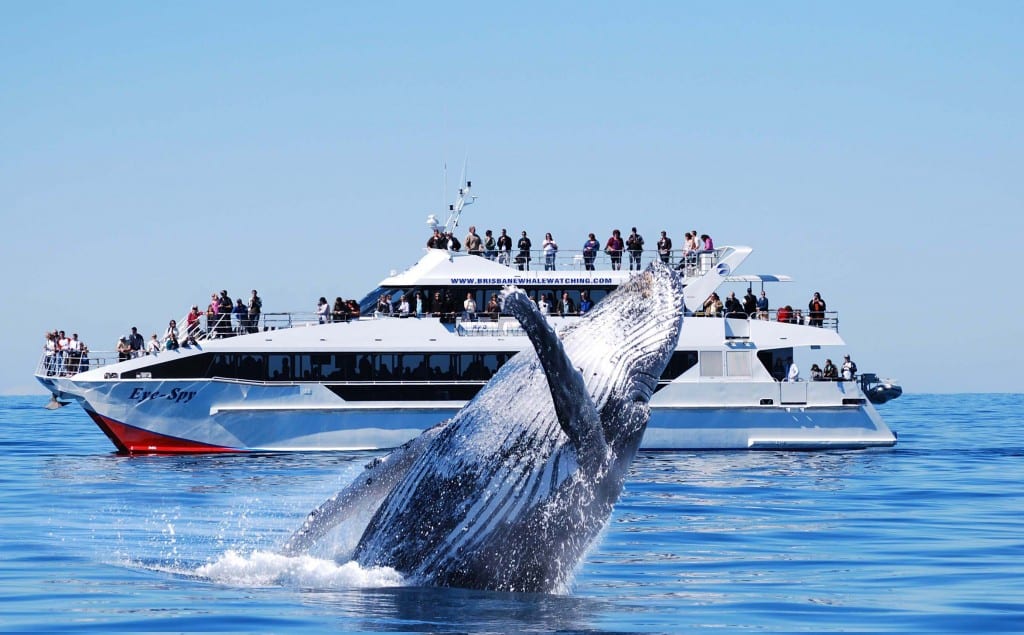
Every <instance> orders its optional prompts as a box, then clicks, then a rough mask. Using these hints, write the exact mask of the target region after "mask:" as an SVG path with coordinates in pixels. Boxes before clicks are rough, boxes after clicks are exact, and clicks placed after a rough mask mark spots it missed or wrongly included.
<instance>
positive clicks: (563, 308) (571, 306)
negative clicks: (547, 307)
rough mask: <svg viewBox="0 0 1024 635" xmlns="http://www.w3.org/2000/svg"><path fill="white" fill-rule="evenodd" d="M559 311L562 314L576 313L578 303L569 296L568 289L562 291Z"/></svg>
mask: <svg viewBox="0 0 1024 635" xmlns="http://www.w3.org/2000/svg"><path fill="white" fill-rule="evenodd" d="M558 309H559V310H558V313H559V314H560V315H562V316H566V315H574V314H575V313H576V304H575V303H574V302H573V301H572V298H570V297H569V292H568V291H563V292H562V301H561V302H559V303H558Z"/></svg>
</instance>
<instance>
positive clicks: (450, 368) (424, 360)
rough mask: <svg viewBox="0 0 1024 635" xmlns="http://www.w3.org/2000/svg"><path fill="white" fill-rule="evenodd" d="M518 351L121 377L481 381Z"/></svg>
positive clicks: (227, 357)
mask: <svg viewBox="0 0 1024 635" xmlns="http://www.w3.org/2000/svg"><path fill="white" fill-rule="evenodd" d="M514 354H515V353H513V352H508V351H501V352H493V353H202V354H199V355H192V356H189V357H183V358H180V359H174V360H171V361H167V362H162V363H159V364H154V365H152V366H149V367H148V368H145V369H141V370H139V371H128V372H125V373H122V374H121V377H122V378H123V379H136V378H152V379H197V378H210V377H223V378H226V379H245V380H250V381H339V382H342V381H344V382H352V381H355V382H379V381H479V382H485V381H487V380H488V379H490V378H491V377H492V376H493V375H494V373H496V372H497V371H498V369H499V368H501V366H502V365H503V364H504V363H505V362H507V361H508V360H509V358H511V357H512V355H514ZM696 364H697V352H696V351H676V352H675V353H674V354H673V355H672V359H671V360H670V361H669V364H668V366H667V367H666V368H665V372H664V373H663V374H662V379H663V380H671V379H675V378H676V377H678V376H679V375H681V374H683V373H685V372H686V371H687V370H689V369H690V368H692V367H693V366H695V365H696Z"/></svg>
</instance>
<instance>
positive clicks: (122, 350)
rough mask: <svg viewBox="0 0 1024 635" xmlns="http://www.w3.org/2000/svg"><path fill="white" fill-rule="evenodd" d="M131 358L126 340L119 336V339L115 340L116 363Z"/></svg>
mask: <svg viewBox="0 0 1024 635" xmlns="http://www.w3.org/2000/svg"><path fill="white" fill-rule="evenodd" d="M131 358H132V347H131V344H129V343H128V338H127V337H125V336H123V335H122V336H121V339H119V340H117V361H119V362H123V361H125V360H126V359H131Z"/></svg>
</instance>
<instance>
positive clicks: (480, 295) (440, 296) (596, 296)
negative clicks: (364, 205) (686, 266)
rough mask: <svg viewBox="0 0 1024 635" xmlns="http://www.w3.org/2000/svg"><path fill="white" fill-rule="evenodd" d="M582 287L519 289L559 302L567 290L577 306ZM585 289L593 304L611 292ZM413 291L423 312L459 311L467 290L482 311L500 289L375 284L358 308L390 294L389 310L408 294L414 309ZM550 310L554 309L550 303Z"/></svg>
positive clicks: (371, 306)
mask: <svg viewBox="0 0 1024 635" xmlns="http://www.w3.org/2000/svg"><path fill="white" fill-rule="evenodd" d="M582 290H583V289H579V288H568V287H566V288H557V289H556V288H547V289H541V288H538V287H523V291H525V292H526V293H527V294H528V295H529V296H530V297H532V298H534V299H535V300H539V299H540V298H541V297H547V298H549V300H550V301H551V302H560V301H561V300H562V292H563V291H564V292H568V293H569V297H570V298H571V299H572V302H573V306H575V307H576V309H577V310H579V306H580V292H581V291H582ZM586 291H587V295H588V296H590V301H591V302H592V303H594V304H597V303H598V302H600V301H601V300H602V299H603V298H604V297H605V296H606V295H608V294H609V293H610V292H611V288H604V287H586ZM416 293H419V294H420V297H422V298H423V304H424V306H423V310H424V313H442V314H443V313H461V312H462V311H463V302H465V300H466V295H467V294H471V295H472V296H473V301H474V302H476V306H477V311H480V312H484V311H485V310H486V308H487V303H488V302H489V301H490V299H491V296H492V295H495V294H497V295H498V296H499V297H500V296H501V289H499V288H480V287H461V286H457V287H418V288H409V289H403V288H388V287H377V288H376V289H374V290H373V291H371V292H370V293H368V294H367V295H366V296H365V297H364V298H363V299H362V300H360V301H359V310H360V312H361V313H362V314H363V315H373V312H374V311H375V310H376V309H377V301H378V300H379V299H380V297H381V296H382V295H384V294H391V305H392V310H393V311H397V310H398V305H399V303H400V302H401V300H402V296H403V295H404V296H406V297H408V298H409V305H410V309H411V310H412V311H416V304H415V299H416ZM551 312H552V313H554V312H555V309H554V307H552V309H551Z"/></svg>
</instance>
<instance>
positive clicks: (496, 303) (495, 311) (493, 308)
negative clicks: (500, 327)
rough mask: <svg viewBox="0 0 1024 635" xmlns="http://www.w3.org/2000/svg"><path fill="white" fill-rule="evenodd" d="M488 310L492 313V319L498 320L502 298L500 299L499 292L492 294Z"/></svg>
mask: <svg viewBox="0 0 1024 635" xmlns="http://www.w3.org/2000/svg"><path fill="white" fill-rule="evenodd" d="M487 312H488V313H489V314H490V315H491V319H492V320H497V319H498V316H499V315H500V314H501V300H499V299H498V294H497V293H492V294H491V299H490V301H489V302H487Z"/></svg>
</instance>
